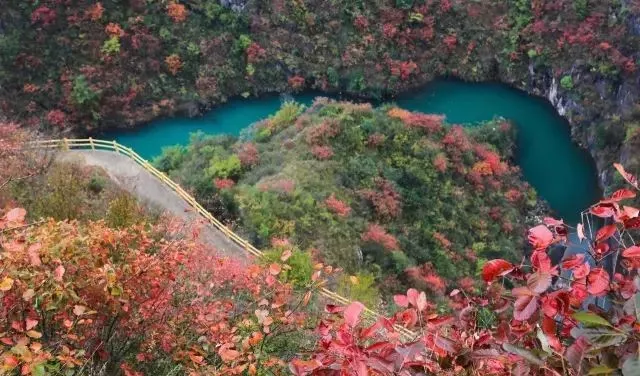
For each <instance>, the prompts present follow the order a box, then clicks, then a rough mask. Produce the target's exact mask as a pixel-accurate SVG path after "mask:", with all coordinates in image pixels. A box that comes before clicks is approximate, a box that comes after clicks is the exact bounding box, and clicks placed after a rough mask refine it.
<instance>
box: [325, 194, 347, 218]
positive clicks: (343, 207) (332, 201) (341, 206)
mask: <svg viewBox="0 0 640 376" xmlns="http://www.w3.org/2000/svg"><path fill="white" fill-rule="evenodd" d="M324 204H325V205H326V206H327V209H329V211H331V212H332V213H334V214H335V215H337V216H338V217H343V218H344V217H347V216H349V213H351V207H350V206H349V205H348V204H347V203H346V202H344V201H340V200H338V199H337V198H336V196H335V194H333V193H332V194H331V196H329V197H327V199H326V200H324Z"/></svg>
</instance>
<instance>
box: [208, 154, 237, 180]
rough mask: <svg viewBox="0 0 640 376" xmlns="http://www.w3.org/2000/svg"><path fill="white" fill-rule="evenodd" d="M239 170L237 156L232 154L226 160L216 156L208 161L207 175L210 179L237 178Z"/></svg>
mask: <svg viewBox="0 0 640 376" xmlns="http://www.w3.org/2000/svg"><path fill="white" fill-rule="evenodd" d="M241 170H242V164H241V163H240V158H238V156H237V155H235V154H233V155H230V156H228V157H226V158H225V157H222V156H220V155H216V156H214V157H213V158H212V159H211V161H209V168H208V170H207V173H208V175H209V176H212V177H216V178H222V179H226V178H230V177H234V176H237V175H238V174H239V173H240V171H241Z"/></svg>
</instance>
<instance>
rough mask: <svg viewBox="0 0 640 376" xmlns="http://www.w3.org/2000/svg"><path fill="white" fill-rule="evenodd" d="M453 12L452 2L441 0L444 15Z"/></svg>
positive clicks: (441, 9)
mask: <svg viewBox="0 0 640 376" xmlns="http://www.w3.org/2000/svg"><path fill="white" fill-rule="evenodd" d="M449 10H451V1H450V0H441V1H440V11H441V12H442V13H446V12H448V11H449Z"/></svg>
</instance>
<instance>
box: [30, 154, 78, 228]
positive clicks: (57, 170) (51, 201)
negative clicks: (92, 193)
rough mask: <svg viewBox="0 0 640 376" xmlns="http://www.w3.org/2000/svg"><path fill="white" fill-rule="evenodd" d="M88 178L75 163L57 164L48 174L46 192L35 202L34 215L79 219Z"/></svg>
mask: <svg viewBox="0 0 640 376" xmlns="http://www.w3.org/2000/svg"><path fill="white" fill-rule="evenodd" d="M85 179H86V178H85V177H84V176H83V174H82V168H81V167H80V166H78V165H75V164H56V165H54V166H53V167H52V168H51V169H50V170H49V173H48V174H47V178H46V187H45V189H46V190H45V192H44V193H43V194H42V195H41V196H39V197H38V199H37V201H36V202H35V210H34V213H33V214H34V216H37V217H45V218H48V217H51V218H54V219H57V220H65V219H78V218H80V216H81V214H82V207H83V204H84V201H85V200H86V194H85V192H84V188H85V186H86V183H85V182H86V180H85Z"/></svg>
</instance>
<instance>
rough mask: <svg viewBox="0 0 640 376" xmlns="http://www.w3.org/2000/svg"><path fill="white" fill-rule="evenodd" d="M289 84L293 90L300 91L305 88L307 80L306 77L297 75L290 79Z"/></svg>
mask: <svg viewBox="0 0 640 376" xmlns="http://www.w3.org/2000/svg"><path fill="white" fill-rule="evenodd" d="M288 82H289V86H291V88H292V89H293V90H300V89H302V88H303V87H304V82H305V80H304V77H302V76H299V75H296V76H291V77H289V79H288Z"/></svg>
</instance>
